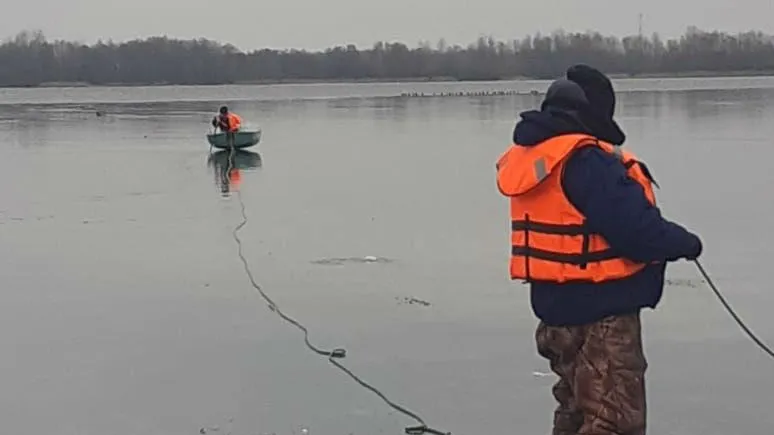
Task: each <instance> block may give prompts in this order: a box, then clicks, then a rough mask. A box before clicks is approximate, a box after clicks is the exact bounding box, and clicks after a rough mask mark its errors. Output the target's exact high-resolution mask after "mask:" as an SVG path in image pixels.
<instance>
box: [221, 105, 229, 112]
mask: <svg viewBox="0 0 774 435" xmlns="http://www.w3.org/2000/svg"><path fill="white" fill-rule="evenodd" d="M220 113H228V107H226V106H220Z"/></svg>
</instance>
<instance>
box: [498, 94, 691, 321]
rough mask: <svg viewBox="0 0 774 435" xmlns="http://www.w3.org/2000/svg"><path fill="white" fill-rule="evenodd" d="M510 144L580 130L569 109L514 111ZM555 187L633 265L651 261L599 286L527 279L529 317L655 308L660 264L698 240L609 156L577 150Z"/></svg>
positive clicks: (686, 253)
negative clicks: (664, 212) (666, 214)
mask: <svg viewBox="0 0 774 435" xmlns="http://www.w3.org/2000/svg"><path fill="white" fill-rule="evenodd" d="M521 118H522V119H521V120H520V121H519V122H518V123H517V125H516V128H515V129H514V133H513V139H514V143H515V144H517V145H520V146H534V145H537V144H539V143H541V142H543V141H545V140H547V139H550V138H552V137H554V136H558V135H562V134H568V133H588V134H591V133H590V132H588V131H586V127H584V125H583V123H581V122H579V119H580V118H578V116H577V115H576V114H575V113H574V112H572V111H569V110H564V109H552V108H546V109H544V110H543V111H528V112H524V113H522V114H521ZM562 188H563V189H564V193H565V195H567V198H568V199H569V200H570V202H571V203H572V204H573V206H575V208H577V209H578V211H580V212H581V213H582V214H583V215H584V216H585V217H586V219H587V223H588V225H589V226H590V227H591V230H592V231H594V232H597V233H599V234H601V235H602V236H603V237H604V238H605V239H606V240H607V242H608V243H609V244H610V246H611V248H612V249H614V250H616V251H617V252H618V253H619V254H620V255H622V256H624V257H627V258H629V259H631V260H634V261H638V262H651V261H659V262H661V263H660V264H658V265H650V266H648V267H646V268H645V269H644V270H642V271H640V272H638V273H637V274H635V275H634V276H631V277H628V278H624V279H620V280H616V281H610V282H605V283H601V284H591V283H588V284H587V283H570V284H551V283H533V284H531V300H532V308H533V310H534V312H535V315H536V316H537V317H538V318H539V319H541V320H542V321H544V322H545V323H547V324H549V325H579V324H585V323H590V322H595V321H597V320H600V319H601V318H603V317H606V316H609V315H615V314H627V313H634V312H638V311H639V310H640V309H641V308H644V307H650V308H655V307H656V305H657V304H658V302H659V301H660V299H661V295H662V291H663V286H664V272H665V268H666V262H667V261H675V260H678V259H680V258H685V257H691V256H698V255H699V254H700V253H701V249H702V246H701V241H700V240H699V238H698V237H697V236H695V235H694V234H692V233H690V232H688V231H687V230H686V229H685V228H683V227H682V226H680V225H678V224H676V223H673V222H670V221H668V220H666V219H664V218H663V217H662V216H661V213H660V211H659V209H658V208H657V207H654V206H652V205H651V204H650V203H649V202H648V200H647V198H646V197H645V194H644V191H643V189H642V187H641V186H640V185H639V184H638V183H637V182H636V181H634V180H632V179H630V178H629V177H627V175H626V169H625V168H624V166H623V165H622V164H621V162H620V161H619V160H618V159H617V158H616V157H614V156H612V155H610V154H608V153H606V152H604V151H602V150H600V149H597V148H595V147H589V148H581V149H580V150H578V151H576V152H574V153H573V154H572V155H571V156H570V157H569V160H568V161H567V164H566V166H565V172H564V176H563V178H562Z"/></svg>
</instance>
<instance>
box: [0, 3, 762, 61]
mask: <svg viewBox="0 0 774 435" xmlns="http://www.w3.org/2000/svg"><path fill="white" fill-rule="evenodd" d="M474 4H475V5H476V6H473V5H474ZM0 6H2V10H3V13H2V14H0V29H1V30H0V31H1V32H2V33H3V34H2V35H0V37H2V38H6V37H8V36H12V35H13V34H15V33H16V32H18V31H20V30H24V29H40V30H43V32H44V33H45V34H46V36H47V37H48V38H49V39H57V38H64V39H70V40H79V41H83V42H87V43H91V42H94V41H95V40H96V39H97V38H100V37H102V38H104V39H109V38H113V39H114V40H116V41H123V40H126V39H132V38H135V37H145V36H151V35H159V34H166V35H168V36H171V37H182V38H190V37H200V36H201V37H207V38H211V39H216V40H219V41H222V42H231V43H232V44H234V45H236V46H237V47H239V48H242V49H245V50H249V49H253V48H262V47H270V48H288V47H297V48H309V49H318V48H324V47H328V46H332V45H336V44H347V43H354V44H357V45H358V46H361V47H367V46H370V45H371V44H372V43H373V42H374V41H377V40H390V41H402V42H405V43H407V44H409V45H411V46H413V45H415V44H416V43H418V42H419V41H420V40H429V41H430V42H431V43H432V44H433V45H435V43H436V42H437V40H438V39H439V38H440V37H445V38H446V39H447V41H448V42H449V43H461V44H467V43H468V42H472V41H474V40H475V39H476V38H477V37H478V36H479V35H481V34H485V35H487V34H491V35H493V36H494V37H496V38H498V39H512V38H517V37H518V38H520V37H522V36H524V35H525V34H533V33H534V32H536V31H542V32H545V33H549V32H550V31H551V30H553V29H556V28H559V27H562V28H564V29H566V30H571V31H584V30H587V29H593V30H598V31H600V32H602V33H606V34H615V35H619V36H620V35H624V34H635V33H636V32H637V14H638V13H639V12H642V13H643V16H644V18H643V31H644V32H645V33H646V34H650V33H652V32H654V31H657V32H659V33H660V34H662V35H664V36H677V35H679V34H681V33H682V32H683V31H684V30H685V28H686V27H687V26H689V25H692V24H693V25H696V26H698V27H700V28H705V29H720V30H725V31H731V32H735V31H739V30H748V29H752V28H754V29H759V30H762V31H764V32H770V33H774V20H772V17H774V0H703V1H698V0H649V1H639V2H635V1H632V0H618V1H616V0H532V1H529V2H527V1H516V0H476V1H475V2H474V1H472V0H469V1H464V0H380V1H373V0H372V1H368V0H358V1H356V0H227V1H223V0H220V1H214V0H208V1H206V0H130V1H120V0H115V1H111V0H21V1H19V0H0ZM217 8H221V9H220V10H218V9H217Z"/></svg>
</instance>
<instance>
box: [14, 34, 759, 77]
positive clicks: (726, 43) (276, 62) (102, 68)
mask: <svg viewBox="0 0 774 435" xmlns="http://www.w3.org/2000/svg"><path fill="white" fill-rule="evenodd" d="M573 63H588V64H591V65H594V66H596V67H598V68H600V69H602V70H603V71H605V72H607V73H612V74H626V75H687V74H695V73H700V74H704V75H712V74H717V75H726V74H738V73H752V74H754V73H767V72H774V38H772V37H771V36H769V35H765V34H763V33H761V32H753V31H751V32H747V33H740V34H734V35H731V34H726V33H722V32H704V31H701V30H698V29H696V28H695V27H691V28H689V29H688V30H687V31H686V33H685V34H684V35H683V36H682V37H680V38H678V39H670V40H666V41H665V40H662V39H661V38H660V37H659V36H658V35H657V34H654V35H652V36H650V37H640V36H627V37H625V38H622V39H621V38H617V37H612V36H603V35H600V34H599V33H593V32H588V33H565V32H562V31H557V32H554V33H552V34H550V35H541V34H536V35H534V36H528V37H526V38H524V39H521V40H515V41H510V42H502V41H495V40H494V39H492V38H484V37H482V38H479V39H478V41H476V43H474V44H471V45H469V46H467V47H460V46H449V45H447V44H446V43H445V42H444V41H443V40H441V41H440V42H438V44H437V45H436V47H431V46H430V44H427V43H425V44H420V45H419V46H418V47H416V48H410V47H408V46H406V45H405V44H402V43H387V42H379V43H376V44H374V46H373V47H372V48H370V49H367V50H361V49H358V48H357V47H355V46H354V45H347V46H340V47H334V48H330V49H327V50H325V51H321V52H309V51H303V50H282V51H278V50H268V49H264V50H256V51H251V52H248V53H245V52H242V51H240V50H238V49H237V48H235V47H234V46H232V45H229V44H221V43H217V42H213V41H210V40H206V39H198V40H177V39H169V38H166V37H153V38H148V39H144V40H133V41H129V42H124V43H120V44H117V43H113V42H99V43H97V44H94V45H82V44H77V43H73V42H67V41H53V42H52V41H47V40H46V38H45V37H44V36H43V34H42V33H41V32H22V33H20V34H18V35H17V36H16V37H15V38H13V39H11V40H8V41H7V42H5V43H3V44H2V45H0V86H39V85H42V84H51V83H83V84H92V85H109V84H126V85H133V84H137V85H139V84H190V85H194V84H226V83H260V82H281V81H330V80H335V81H339V80H345V81H358V80H407V79H428V80H498V79H510V78H553V77H558V76H560V75H562V74H563V72H564V70H565V69H566V68H567V66H569V65H570V64H573Z"/></svg>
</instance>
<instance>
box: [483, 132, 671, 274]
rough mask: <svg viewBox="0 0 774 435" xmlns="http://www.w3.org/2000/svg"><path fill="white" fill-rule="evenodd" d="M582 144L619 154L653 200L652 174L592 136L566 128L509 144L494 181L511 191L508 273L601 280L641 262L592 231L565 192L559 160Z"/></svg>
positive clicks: (633, 270)
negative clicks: (523, 142)
mask: <svg viewBox="0 0 774 435" xmlns="http://www.w3.org/2000/svg"><path fill="white" fill-rule="evenodd" d="M587 146H596V147H598V148H600V149H602V150H604V151H606V152H609V153H611V154H614V155H616V156H618V157H619V158H620V159H621V161H622V163H623V164H624V166H625V167H626V168H627V173H628V175H629V177H631V178H632V179H633V180H635V181H636V182H638V183H639V184H640V185H641V186H642V188H643V189H644V190H645V195H646V196H647V199H648V201H650V203H651V204H653V205H655V204H656V198H655V194H654V192H653V186H652V184H654V181H653V178H652V177H651V176H650V173H649V172H648V170H647V168H645V166H644V165H642V164H640V162H639V161H638V160H637V158H636V156H634V154H632V153H630V152H628V151H623V150H621V149H620V148H619V147H617V146H614V145H611V144H609V143H606V142H602V141H600V140H598V139H597V138H595V137H593V136H589V135H585V134H567V135H562V136H557V137H554V138H551V139H549V140H547V141H545V142H543V143H540V144H538V145H535V146H531V147H523V146H514V145H512V146H511V147H510V148H509V149H508V150H507V151H506V152H505V153H503V155H502V156H500V158H499V159H498V161H497V187H498V189H499V190H500V193H502V194H503V195H505V196H508V197H510V206H511V245H512V252H511V260H510V276H511V279H522V280H525V281H527V282H531V281H550V282H556V283H565V282H568V281H586V282H589V281H590V282H601V281H608V280H614V279H619V278H624V277H627V276H630V275H633V274H634V273H636V272H638V271H640V270H642V269H643V268H644V267H645V266H646V265H645V264H643V263H636V262H633V261H631V260H628V259H626V258H622V257H620V256H619V255H617V254H616V253H615V252H614V251H613V250H612V249H611V248H610V246H609V245H608V243H607V242H606V241H605V239H604V238H603V237H602V236H601V235H599V234H595V233H591V231H590V230H589V229H588V227H587V226H586V225H584V222H585V218H584V216H583V215H582V214H581V213H580V212H579V211H578V210H577V209H576V208H575V207H574V206H573V205H572V203H571V202H570V201H569V199H567V197H566V196H565V194H564V191H563V189H562V184H561V179H562V174H563V173H564V166H565V164H566V162H567V160H568V158H569V156H570V155H571V154H572V153H573V151H575V150H577V149H579V148H582V147H587Z"/></svg>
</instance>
